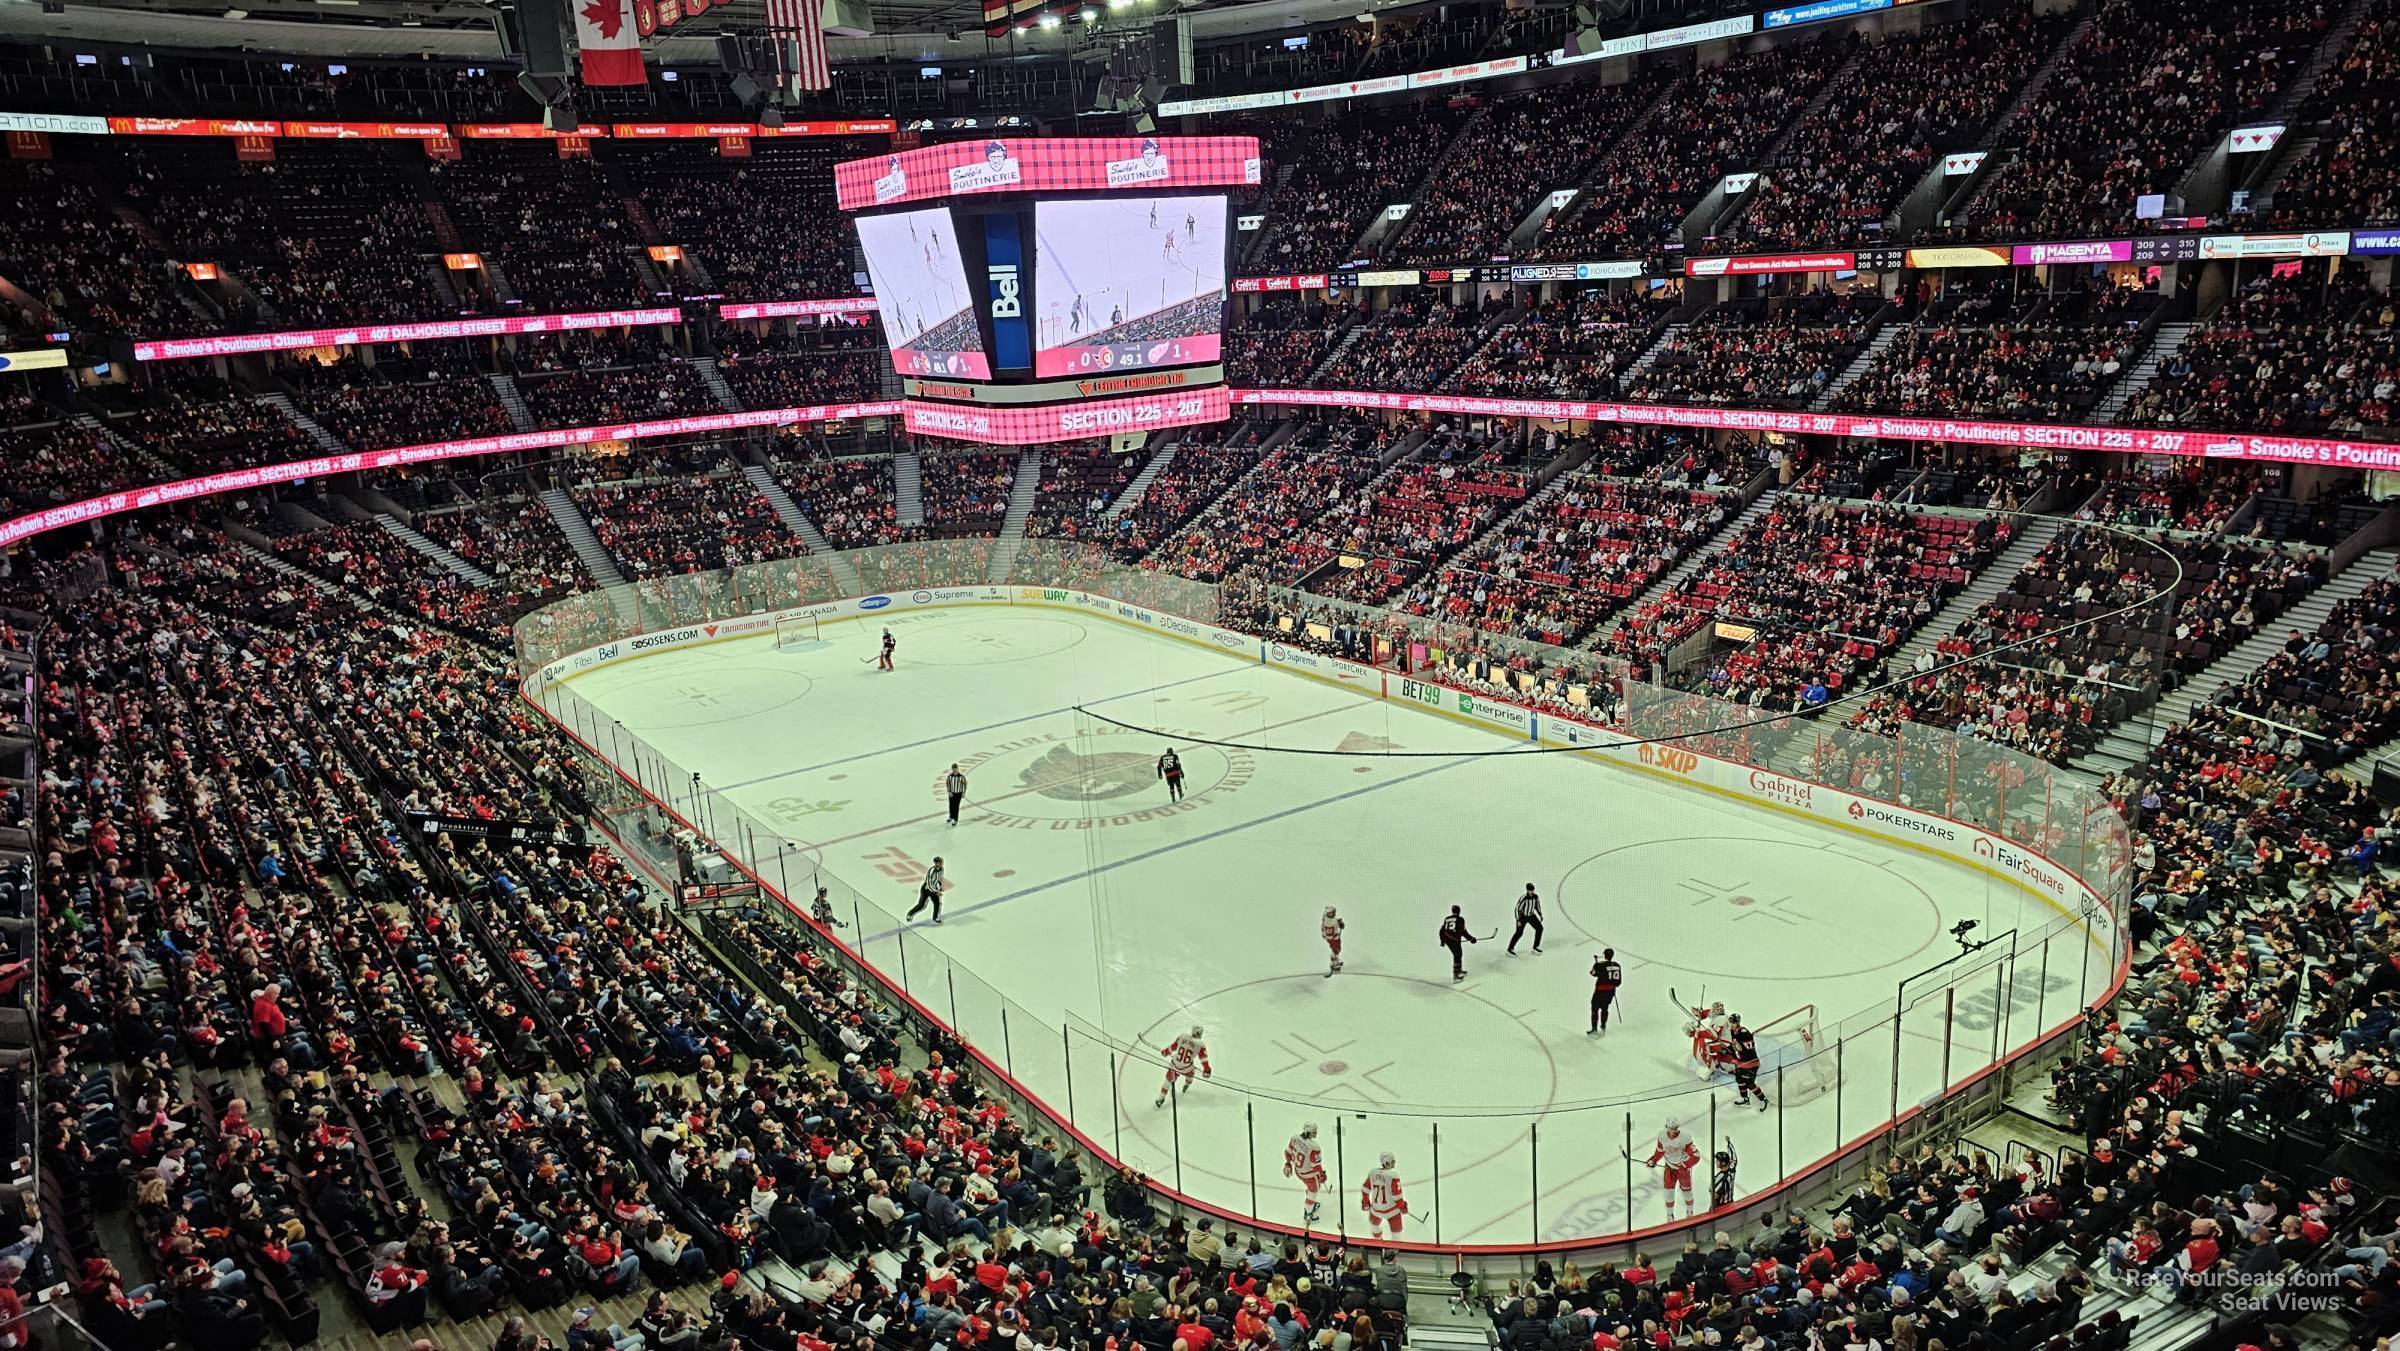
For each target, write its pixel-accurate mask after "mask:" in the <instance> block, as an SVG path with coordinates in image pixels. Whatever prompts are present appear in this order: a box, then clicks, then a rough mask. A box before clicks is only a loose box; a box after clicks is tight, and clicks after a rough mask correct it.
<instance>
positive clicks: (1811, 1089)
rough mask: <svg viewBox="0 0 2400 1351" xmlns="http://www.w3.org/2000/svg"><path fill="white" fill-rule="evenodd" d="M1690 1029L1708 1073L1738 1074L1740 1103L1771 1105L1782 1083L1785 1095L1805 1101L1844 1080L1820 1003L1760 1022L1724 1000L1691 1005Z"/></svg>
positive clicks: (1700, 1067)
mask: <svg viewBox="0 0 2400 1351" xmlns="http://www.w3.org/2000/svg"><path fill="white" fill-rule="evenodd" d="M1689 1013H1690V1020H1689V1022H1687V1024H1686V1025H1685V1030H1686V1031H1688V1032H1689V1033H1690V1034H1691V1038H1692V1065H1693V1069H1694V1071H1695V1072H1696V1073H1697V1074H1698V1075H1699V1076H1700V1077H1701V1078H1703V1079H1713V1078H1730V1079H1731V1080H1733V1084H1734V1088H1735V1091H1736V1097H1735V1099H1734V1101H1735V1102H1737V1103H1755V1104H1756V1105H1757V1106H1758V1108H1759V1110H1760V1111H1765V1110H1766V1108H1767V1105H1768V1103H1769V1101H1770V1099H1769V1094H1770V1093H1771V1092H1773V1091H1775V1090H1777V1089H1778V1088H1779V1087H1780V1089H1781V1092H1782V1095H1783V1098H1784V1101H1785V1102H1787V1103H1802V1102H1807V1101H1809V1100H1810V1099H1813V1098H1815V1097H1817V1096H1819V1095H1820V1094H1823V1093H1824V1092H1825V1091H1826V1090H1828V1089H1830V1088H1833V1087H1834V1086H1835V1084H1836V1083H1837V1081H1838V1075H1837V1072H1836V1067H1835V1065H1834V1055H1833V1048H1832V1044H1831V1043H1829V1042H1827V1041H1826V1040H1825V1039H1824V1037H1823V1035H1822V1030H1821V1028H1820V1026H1819V1023H1818V1021H1817V1006H1816V1005H1814V1004H1803V1005H1801V1006H1800V1007H1799V1008H1797V1009H1794V1010H1792V1011H1791V1012H1790V1013H1787V1014H1784V1015H1783V1016H1781V1017H1779V1018H1774V1019H1771V1020H1769V1021H1767V1022H1765V1023H1761V1024H1759V1025H1758V1026H1756V1027H1750V1026H1746V1025H1745V1024H1744V1022H1743V1020H1742V1016H1741V1015H1740V1014H1738V1013H1727V1012H1726V1011H1725V1006H1724V1005H1723V1004H1722V1003H1718V1004H1712V1005H1709V1006H1707V1007H1705V1008H1694V1009H1691V1010H1689Z"/></svg>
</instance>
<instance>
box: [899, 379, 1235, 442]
mask: <svg viewBox="0 0 2400 1351" xmlns="http://www.w3.org/2000/svg"><path fill="white" fill-rule="evenodd" d="M900 413H901V417H902V418H903V420H904V423H905V425H906V427H907V429H908V430H909V431H911V432H914V433H916V434H918V435H920V436H946V437H949V438H951V439H952V440H956V441H980V442H983V443H984V444H986V445H993V446H1032V445H1040V444H1041V443H1043V442H1046V441H1071V440H1074V439H1076V438H1078V437H1085V436H1113V435H1116V434H1117V433H1120V432H1147V431H1155V430H1157V429H1159V428H1161V427H1191V426H1197V425H1199V424H1200V423H1204V422H1223V421H1225V420H1226V419H1227V418H1229V417H1231V416H1233V405H1232V401H1231V399H1230V398H1229V397H1228V395H1227V394H1226V391H1225V387H1224V386H1222V385H1219V386H1217V387H1215V388H1213V389H1191V390H1176V391H1174V392H1173V393H1169V394H1137V395H1135V396H1133V397H1131V398H1125V399H1094V400H1089V401H1086V402H1083V403H1060V404H1050V405H1048V406H1046V407H1041V408H994V407H982V406H977V407H960V406H958V405H956V404H941V403H924V402H921V401H919V400H916V399H906V400H903V401H902V402H901V405H900Z"/></svg>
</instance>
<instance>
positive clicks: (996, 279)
mask: <svg viewBox="0 0 2400 1351" xmlns="http://www.w3.org/2000/svg"><path fill="white" fill-rule="evenodd" d="M991 279H992V317H993V318H994V319H1015V318H1019V317H1021V316H1022V315H1023V314H1024V313H1025V302H1024V300H1023V299H1022V298H1020V296H1019V295H1018V291H1017V268H1016V264H1014V263H995V264H993V265H992V267H991Z"/></svg>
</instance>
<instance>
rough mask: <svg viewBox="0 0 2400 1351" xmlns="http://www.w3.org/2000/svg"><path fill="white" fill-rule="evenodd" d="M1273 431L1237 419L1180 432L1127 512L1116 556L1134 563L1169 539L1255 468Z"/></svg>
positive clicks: (1271, 426) (1267, 425) (1263, 424)
mask: <svg viewBox="0 0 2400 1351" xmlns="http://www.w3.org/2000/svg"><path fill="white" fill-rule="evenodd" d="M1273 431H1274V424H1273V423H1271V422H1259V421H1252V420H1248V419H1241V420H1236V421H1233V422H1226V423H1221V424H1219V425H1217V426H1213V427H1191V428H1187V429H1185V430H1184V431H1182V432H1181V433H1179V434H1178V435H1177V439H1176V442H1175V449H1174V457H1173V458H1172V459H1170V460H1169V461H1168V462H1167V465H1166V467H1165V468H1163V469H1161V470H1159V471H1158V472H1157V473H1156V474H1154V475H1152V476H1151V479H1150V486H1149V487H1148V488H1145V489H1144V490H1143V491H1142V500H1141V501H1139V502H1137V503H1135V504H1134V505H1133V507H1132V509H1130V510H1128V511H1127V512H1126V513H1125V515H1124V517H1123V521H1124V532H1123V533H1122V534H1121V535H1119V536H1118V538H1117V541H1116V551H1117V557H1118V558H1119V559H1120V560H1121V561H1124V562H1138V561H1140V560H1141V559H1143V558H1145V557H1147V556H1148V555H1149V553H1150V552H1151V551H1152V550H1153V549H1156V548H1157V547H1158V546H1159V545H1161V544H1164V543H1165V542H1166V541H1167V540H1168V539H1170V538H1172V537H1173V536H1174V534H1175V532H1176V531H1177V530H1180V529H1182V528H1183V526H1184V523H1185V522H1187V521H1189V520H1191V519H1192V517H1194V516H1195V515H1197V514H1199V512H1200V511H1201V510H1202V509H1203V508H1205V507H1207V506H1208V504H1210V503H1211V502H1214V501H1216V500H1217V498H1218V497H1220V496H1222V495H1223V494H1224V492H1225V490H1226V489H1227V488H1230V487H1232V486H1233V484H1234V482H1235V481H1236V480H1238V479H1240V478H1241V477H1242V475H1244V474H1247V473H1249V472H1250V471H1251V470H1253V469H1256V468H1257V467H1258V465H1259V461H1260V459H1261V452H1260V450H1259V446H1260V445H1261V444H1262V443H1263V442H1265V440H1266V439H1267V437H1268V436H1269V435H1271V434H1272V433H1273Z"/></svg>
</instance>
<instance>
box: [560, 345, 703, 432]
mask: <svg viewBox="0 0 2400 1351" xmlns="http://www.w3.org/2000/svg"><path fill="white" fill-rule="evenodd" d="M517 392H518V393H519V394H521V395H523V396H524V398H525V406H526V408H527V409H528V410H530V411H531V412H532V414H533V420H534V422H535V423H536V424H538V425H540V426H544V427H584V426H591V425H593V424H596V423H608V422H637V421H640V420H641V419H644V418H663V417H683V416H688V415H691V414H695V413H720V412H723V411H724V409H723V408H722V407H721V406H720V405H719V404H718V402H717V396H716V395H715V394H714V393H713V392H711V391H710V389H709V387H708V383H707V382H706V381H704V380H702V379H701V378H700V374H699V372H697V371H695V370H693V369H692V367H691V365H690V364H689V363H688V362H683V361H677V360H673V359H668V360H664V361H653V362H648V363H645V364H643V365H639V366H616V367H597V368H587V369H582V370H571V371H561V372H559V373H557V374H552V375H528V376H519V377H518V378H517Z"/></svg>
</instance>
